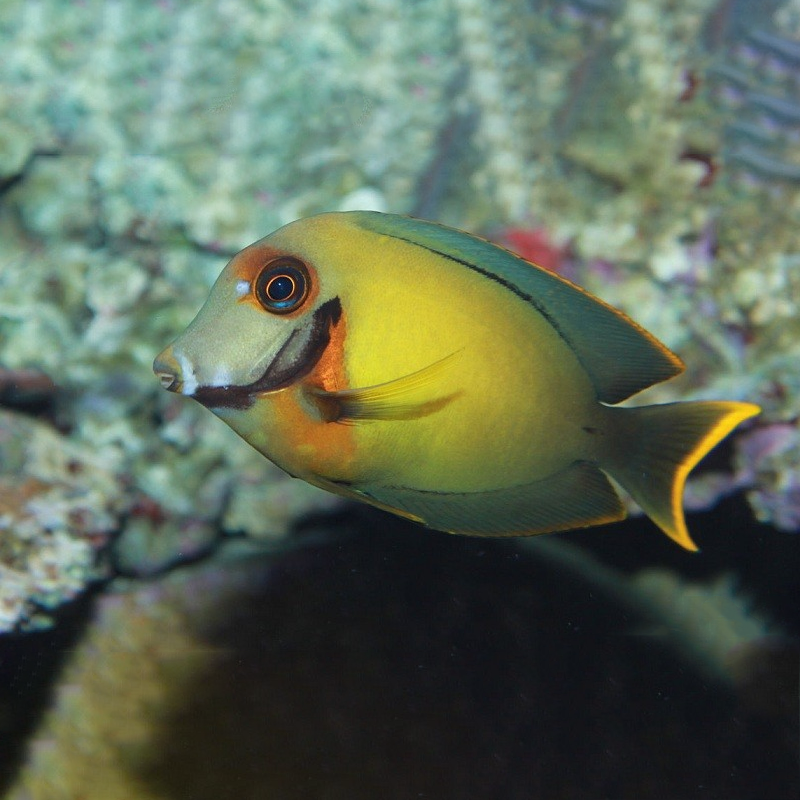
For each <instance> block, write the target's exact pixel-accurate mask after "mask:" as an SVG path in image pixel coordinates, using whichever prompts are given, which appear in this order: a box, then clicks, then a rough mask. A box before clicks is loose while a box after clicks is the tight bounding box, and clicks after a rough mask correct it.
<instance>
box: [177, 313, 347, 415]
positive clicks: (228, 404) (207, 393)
mask: <svg viewBox="0 0 800 800" xmlns="http://www.w3.org/2000/svg"><path fill="white" fill-rule="evenodd" d="M341 316H342V304H341V303H340V302H339V298H338V297H334V298H333V299H332V300H327V301H326V302H325V303H323V304H322V305H321V306H320V307H319V308H318V309H317V310H316V311H315V312H314V314H313V316H312V317H311V322H310V324H309V325H306V326H304V327H302V328H295V329H294V330H293V331H292V332H291V333H290V334H289V338H288V339H287V340H286V341H285V342H284V343H283V346H282V347H281V349H280V350H278V353H277V355H276V356H275V358H273V359H272V361H271V362H270V364H269V366H268V367H267V369H266V371H265V372H264V374H263V375H262V376H261V377H260V378H258V379H257V380H255V381H253V382H252V383H248V384H246V385H244V386H235V385H234V386H200V387H199V388H198V389H197V391H195V393H194V395H192V396H193V397H194V399H195V400H197V402H198V403H202V404H203V405H204V406H207V407H208V408H233V409H247V408H250V406H252V405H253V403H254V402H255V400H256V396H257V395H259V394H262V393H264V392H275V391H277V390H278V389H285V388H286V387H287V386H291V385H292V384H293V383H296V382H297V381H299V380H300V379H301V378H304V377H305V376H306V375H308V374H309V373H310V372H311V371H312V370H313V369H314V367H315V366H316V365H317V364H318V363H319V360H320V358H322V354H323V353H324V352H325V349H326V348H327V346H328V345H329V344H330V341H331V330H332V329H333V328H334V327H335V326H336V325H337V323H338V322H339V320H340V319H341Z"/></svg>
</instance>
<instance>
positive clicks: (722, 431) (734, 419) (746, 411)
mask: <svg viewBox="0 0 800 800" xmlns="http://www.w3.org/2000/svg"><path fill="white" fill-rule="evenodd" d="M714 405H715V406H725V407H727V408H728V409H729V410H728V411H727V413H725V414H724V415H723V416H722V417H720V418H719V419H718V420H717V422H716V423H715V424H714V425H713V426H712V427H711V428H710V429H709V430H708V432H707V433H706V434H705V436H703V438H702V439H700V441H698V442H697V444H696V445H695V446H694V448H693V449H692V450H690V451H689V452H688V453H687V454H686V457H685V458H684V459H683V461H682V462H681V463H680V465H679V466H678V469H677V470H676V471H675V480H674V482H673V484H672V498H671V506H672V519H673V520H674V525H672V526H670V527H665V526H664V525H661V524H660V523H658V524H659V527H660V528H661V529H662V530H663V531H664V533H666V534H667V536H669V537H670V539H672V540H674V541H676V542H677V543H678V544H679V545H680V546H681V547H685V548H686V549H687V550H692V551H694V552H696V551H697V550H698V547H697V545H696V544H695V543H694V541H692V537H691V536H690V535H689V529H688V528H687V527H686V519H685V518H684V516H683V491H684V487H685V486H686V479H687V478H688V477H689V473H690V472H691V471H692V470H693V469H694V468H695V467H696V466H697V464H698V463H699V462H700V461H701V460H702V459H703V457H704V456H706V455H707V454H708V453H709V452H710V451H711V450H713V449H714V447H716V446H717V445H718V444H719V443H720V442H721V441H722V440H723V439H724V438H725V437H726V436H727V435H728V434H729V433H730V432H731V431H732V430H734V429H735V428H736V427H737V426H738V425H740V424H741V423H742V422H744V421H745V420H746V419H750V417H755V416H757V415H758V414H760V413H761V408H760V407H759V406H757V405H755V404H754V403H737V402H732V401H728V402H718V403H714Z"/></svg>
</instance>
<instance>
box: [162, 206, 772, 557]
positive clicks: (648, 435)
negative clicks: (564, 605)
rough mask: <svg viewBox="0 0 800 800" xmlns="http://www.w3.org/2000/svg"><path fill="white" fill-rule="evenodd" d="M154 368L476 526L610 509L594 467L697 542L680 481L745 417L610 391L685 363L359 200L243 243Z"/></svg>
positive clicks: (426, 518) (303, 462) (170, 385)
mask: <svg viewBox="0 0 800 800" xmlns="http://www.w3.org/2000/svg"><path fill="white" fill-rule="evenodd" d="M154 370H155V372H156V374H157V375H158V376H159V378H160V380H161V382H162V384H163V385H164V387H165V388H167V389H169V390H170V391H175V392H182V393H183V394H185V395H188V396H191V397H194V399H196V400H197V401H199V402H200V403H202V404H203V405H205V406H207V407H208V408H209V409H211V410H212V411H213V412H214V413H215V414H217V415H218V416H219V417H221V418H222V419H223V420H224V421H225V422H226V423H227V424H228V425H230V427H231V428H233V429H234V430H235V431H236V432H237V433H238V434H239V435H241V436H242V437H243V438H244V439H245V440H247V441H248V442H249V443H250V444H251V445H253V446H254V447H255V448H256V449H257V450H259V451H260V452H261V453H263V454H264V455H265V456H266V457H267V458H269V459H270V460H271V461H273V462H274V463H275V464H277V465H278V466H279V467H281V468H283V469H284V470H286V471H287V472H289V473H290V474H291V475H294V476H296V477H299V478H303V479H304V480H306V481H308V482H309V483H312V484H315V485H317V486H321V487H323V488H325V489H328V490H330V491H333V492H336V493H338V494H341V495H345V496H348V497H353V498H356V499H359V500H363V501H366V502H368V503H371V504H373V505H376V506H378V507H380V508H384V509H387V510H390V511H393V512H395V513H397V514H400V515H402V516H405V517H409V518H412V519H415V520H417V521H419V522H423V523H424V524H426V525H428V526H430V527H432V528H437V529H440V530H446V531H451V532H457V533H465V534H474V535H485V536H511V535H530V534H537V533H545V532H550V531H556V530H564V529H567V528H575V527H583V526H588V525H596V524H599V523H603V522H609V521H612V520H618V519H622V518H623V517H624V516H625V508H624V506H623V504H622V502H621V501H620V499H619V496H618V495H617V493H616V491H615V490H614V488H613V486H612V485H611V483H610V482H609V480H608V477H607V475H608V476H611V477H613V478H614V479H615V480H616V481H618V482H619V483H620V484H621V485H622V486H623V487H625V489H626V490H627V491H628V492H629V493H630V494H631V495H632V496H633V498H634V499H635V500H636V501H637V502H638V503H639V504H640V505H641V506H642V508H643V510H644V511H645V512H646V513H647V514H648V515H649V516H650V517H651V518H652V519H653V520H654V522H655V523H656V524H657V525H658V526H659V527H660V528H661V529H662V530H663V531H664V532H665V533H666V534H667V535H668V536H670V537H671V538H673V539H674V540H675V541H676V542H678V543H679V544H681V545H682V546H683V547H686V548H687V549H696V548H695V545H694V543H693V542H692V540H691V538H690V536H689V533H688V531H687V529H686V524H685V522H684V518H683V510H682V503H681V498H682V494H683V487H684V483H685V480H686V476H687V475H688V473H689V471H690V470H691V469H692V467H693V466H694V465H695V464H696V463H697V462H698V461H699V460H700V459H701V458H702V457H703V456H704V455H705V454H706V453H707V452H708V451H709V450H710V449H711V448H712V447H713V446H714V445H715V444H717V442H719V441H720V440H721V439H722V438H723V437H724V436H726V435H727V434H728V433H729V432H730V431H731V430H732V429H733V428H734V427H736V425H738V424H739V423H740V422H741V421H742V420H744V419H747V418H748V417H751V416H753V415H754V414H757V413H758V412H759V409H758V407H757V406H754V405H751V404H749V403H738V402H723V401H709V402H686V403H673V404H668V405H660V406H643V407H639V408H615V407H614V404H616V403H619V402H620V401H622V400H624V399H626V398H627V397H630V396H631V395H633V394H635V393H636V392H639V391H640V390H642V389H644V388H646V387H648V386H651V385H652V384H654V383H658V382H660V381H663V380H666V379H668V378H670V377H672V376H674V375H677V374H678V373H679V372H681V371H682V370H683V364H682V363H681V361H680V359H679V358H678V357H677V356H675V355H674V354H673V353H672V352H670V351H669V350H668V349H667V348H666V347H664V346H663V345H662V344H661V343H660V342H658V341H657V340H656V339H655V338H654V337H652V336H651V335H650V334H649V333H647V332H646V331H645V330H643V329H642V328H640V327H639V326H638V325H636V324H635V323H634V322H633V321H631V320H630V319H629V318H628V317H626V316H625V315H624V314H622V313H621V312H619V311H617V310H615V309H613V308H611V307H610V306H608V305H606V304H605V303H603V302H602V301H600V300H598V299H597V298H595V297H593V296H591V295H590V294H588V293H587V292H585V291H583V290H582V289H580V288H579V287H577V286H575V285H574V284H571V283H569V282H568V281H566V280H564V279H562V278H560V277H558V276H556V275H554V274H552V273H550V272H547V271H545V270H543V269H541V268H539V267H536V266H535V265H533V264H530V263H528V262H526V261H524V260H523V259H521V258H518V257H517V256H515V255H513V254H511V253H509V252H508V251H506V250H504V249H502V248H500V247H497V246H495V245H493V244H491V243H489V242H486V241H484V240H482V239H478V238H475V237H473V236H470V235H469V234H467V233H463V232H461V231H457V230H454V229H451V228H447V227H444V226H441V225H437V224H434V223H430V222H424V221H422V220H416V219H411V218H407V217H399V216H394V215H390V214H380V213H377V212H367V211H355V212H347V213H330V214H321V215H319V216H315V217H310V218H308V219H303V220H299V221H297V222H293V223H291V224H289V225H286V226H285V227H283V228H281V229H280V230H278V231H276V232H275V233H273V234H271V235H270V236H267V237H266V238H264V239H261V240H260V241H258V242H256V243H254V244H252V245H250V246H249V247H247V248H245V249H244V250H242V251H241V252H240V253H238V254H237V255H236V256H234V258H233V259H232V260H231V261H230V263H229V264H228V265H227V267H226V268H225V270H224V271H223V272H222V274H221V275H220V277H219V279H218V280H217V282H216V284H215V285H214V288H213V289H212V291H211V294H210V296H209V298H208V300H207V302H206V304H205V305H204V307H203V308H202V309H201V310H200V312H199V314H198V315H197V317H196V318H195V319H194V321H193V322H192V323H191V324H190V325H189V327H188V328H187V330H186V331H185V332H184V333H183V334H182V335H181V336H180V337H179V338H178V339H177V340H176V341H175V342H173V343H172V344H171V345H170V346H169V347H168V348H167V349H166V350H164V352H163V353H161V355H159V356H158V358H157V359H156V361H155V364H154Z"/></svg>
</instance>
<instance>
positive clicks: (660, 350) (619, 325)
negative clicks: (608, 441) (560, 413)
mask: <svg viewBox="0 0 800 800" xmlns="http://www.w3.org/2000/svg"><path fill="white" fill-rule="evenodd" d="M345 213H347V214H348V216H350V217H352V218H353V219H354V221H355V222H356V224H357V225H358V226H359V227H361V228H364V229H366V230H370V231H373V232H375V233H381V234H384V235H386V236H391V237H393V238H395V239H400V240H402V241H404V242H408V243H409V244H412V245H417V246H418V247H423V248H425V249H426V250H429V251H430V252H433V253H437V254H438V255H440V256H442V257H444V258H446V259H449V260H450V261H453V262H455V263H457V264H460V265H462V266H463V267H466V268H467V269H471V270H474V271H475V272H477V273H479V274H481V275H483V276H485V277H486V278H487V279H490V280H494V281H496V282H498V283H500V284H501V285H503V286H505V287H506V288H507V289H508V290H509V291H511V292H513V293H514V294H516V295H517V296H519V297H521V298H522V299H524V300H526V301H527V302H528V303H530V304H531V305H532V306H533V307H534V308H535V309H536V310H537V311H538V312H539V313H540V314H541V315H542V316H543V317H544V318H545V319H546V320H547V321H548V322H549V323H550V325H552V326H553V328H554V329H555V330H556V331H557V332H558V334H559V335H560V336H561V337H562V338H563V339H564V341H566V342H567V344H568V345H569V346H570V347H571V348H572V350H573V352H574V353H575V355H576V357H577V358H578V361H580V363H581V366H582V367H583V368H584V369H585V370H586V372H587V374H588V375H589V378H590V379H591V381H592V384H593V385H594V388H595V391H596V393H597V399H598V400H600V401H601V402H603V403H611V404H613V403H619V402H620V401H621V400H624V399H625V398H627V397H630V396H631V395H633V394H636V393H637V392H640V391H641V390H642V389H646V388H647V387H648V386H652V385H653V384H654V383H660V382H661V381H665V380H667V379H668V378H672V377H673V376H675V375H678V374H679V373H681V372H682V371H683V362H682V361H681V360H680V359H679V358H678V357H677V356H676V355H675V354H674V353H673V352H672V351H670V350H669V349H667V348H666V347H665V346H664V345H663V344H661V342H659V341H658V340H657V339H656V338H655V337H654V336H652V335H651V334H649V333H648V332H647V331H646V330H644V328H642V327H641V326H639V325H637V324H636V323H635V322H634V321H633V320H632V319H630V318H629V317H627V316H626V315H625V314H623V313H622V312H621V311H618V310H617V309H615V308H613V307H612V306H609V305H608V304H606V303H604V302H603V301H602V300H599V299H598V298H596V297H594V296H593V295H591V294H589V293H588V292H587V291H585V290H584V289H581V288H580V287H579V286H576V285H575V284H574V283H570V281H567V280H565V279H564V278H561V277H559V276H558V275H555V274H554V273H552V272H548V271H547V270H545V269H542V268H541V267H537V266H536V265H535V264H531V263H530V262H528V261H525V260H524V259H522V258H520V257H519V256H516V255H514V254H513V253H511V252H509V251H508V250H505V249H504V248H502V247H499V246H498V245H495V244H492V243H491V242H487V241H486V240H485V239H480V238H478V237H475V236H472V235H471V234H468V233H465V232H463V231H459V230H456V229H455V228H448V227H446V226H444V225H439V224H437V223H435V222H426V221H424V220H418V219H413V218H411V217H401V216H398V215H395V214H381V213H378V212H375V211H351V212H345Z"/></svg>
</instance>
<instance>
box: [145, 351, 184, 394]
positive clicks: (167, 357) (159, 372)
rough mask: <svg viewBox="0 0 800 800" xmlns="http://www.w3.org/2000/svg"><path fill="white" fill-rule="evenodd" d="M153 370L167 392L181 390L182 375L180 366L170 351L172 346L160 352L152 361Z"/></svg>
mask: <svg viewBox="0 0 800 800" xmlns="http://www.w3.org/2000/svg"><path fill="white" fill-rule="evenodd" d="M153 372H155V374H156V377H157V378H158V380H159V381H160V382H161V385H162V386H163V387H164V388H165V389H166V390H167V391H168V392H183V387H184V376H183V373H182V370H181V366H180V364H179V363H178V360H177V359H176V358H175V355H174V354H173V352H172V346H170V347H168V348H167V349H166V350H164V351H163V352H162V353H160V354H159V355H158V356H157V357H156V359H155V361H153Z"/></svg>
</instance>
